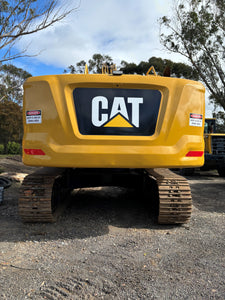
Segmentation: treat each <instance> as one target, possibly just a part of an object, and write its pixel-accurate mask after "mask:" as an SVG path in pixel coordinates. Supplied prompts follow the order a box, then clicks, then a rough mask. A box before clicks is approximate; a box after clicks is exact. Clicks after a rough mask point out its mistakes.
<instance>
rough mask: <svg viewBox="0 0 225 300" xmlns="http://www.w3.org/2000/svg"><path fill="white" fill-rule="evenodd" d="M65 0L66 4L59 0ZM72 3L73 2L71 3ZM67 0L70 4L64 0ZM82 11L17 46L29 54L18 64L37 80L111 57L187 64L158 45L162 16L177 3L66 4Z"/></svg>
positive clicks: (117, 0)
mask: <svg viewBox="0 0 225 300" xmlns="http://www.w3.org/2000/svg"><path fill="white" fill-rule="evenodd" d="M60 1H63V0H60ZM68 1H69V2H68ZM64 2H65V0H64ZM66 3H67V5H68V3H69V5H71V7H77V9H75V10H74V11H73V12H72V13H71V14H70V15H69V16H67V17H66V18H65V19H63V20H62V21H61V22H59V23H56V24H55V25H54V26H51V27H49V28H47V29H45V30H44V31H40V32H38V33H36V34H33V35H30V36H26V37H24V38H23V39H21V40H20V41H19V43H17V45H16V46H17V48H18V49H19V50H21V49H24V47H27V46H28V45H29V46H28V50H27V54H28V55H33V57H25V58H21V59H18V60H16V61H14V63H15V65H16V66H17V67H20V68H23V69H25V70H26V71H28V72H30V73H31V74H32V75H33V76H38V75H51V74H62V73H63V71H64V69H66V68H67V67H68V66H69V65H71V64H72V65H76V63H77V62H79V61H81V60H85V61H88V60H89V59H90V58H91V57H92V55H93V54H95V53H100V54H107V55H109V56H111V57H112V58H113V61H114V62H115V63H116V64H117V65H119V64H120V62H121V61H122V60H125V61H127V62H134V63H139V62H140V61H142V60H143V61H147V60H148V59H149V58H150V57H152V56H156V57H161V58H163V59H165V58H167V59H171V60H173V61H176V62H184V63H187V61H186V60H185V58H184V57H182V56H180V55H176V54H171V53H169V52H168V51H166V50H165V49H164V48H163V46H162V45H161V44H160V41H159V34H160V29H159V21H158V20H159V18H160V17H162V16H164V15H167V16H170V15H171V11H172V3H173V0H67V1H66Z"/></svg>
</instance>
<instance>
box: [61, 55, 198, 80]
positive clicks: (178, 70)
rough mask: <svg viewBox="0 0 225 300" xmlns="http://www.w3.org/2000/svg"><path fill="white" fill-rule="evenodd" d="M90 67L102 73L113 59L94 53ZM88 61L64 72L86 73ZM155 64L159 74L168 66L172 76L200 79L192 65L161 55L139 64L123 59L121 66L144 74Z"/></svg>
mask: <svg viewBox="0 0 225 300" xmlns="http://www.w3.org/2000/svg"><path fill="white" fill-rule="evenodd" d="M88 63H89V65H88V69H89V71H90V72H92V73H101V72H102V65H103V64H105V63H106V64H108V65H111V64H113V59H112V58H111V57H110V56H108V55H101V54H94V55H93V56H92V59H90V60H89V61H88ZM85 65H86V62H85V61H84V60H81V61H80V62H78V63H77V64H76V66H74V65H70V66H69V67H68V70H65V71H64V73H67V72H69V73H71V74H74V73H84V70H85ZM151 66H154V68H155V69H156V72H157V73H158V75H163V71H164V70H165V68H166V67H170V69H171V73H172V74H171V76H173V77H182V78H187V79H193V80H198V78H199V77H198V74H197V72H196V71H195V70H194V69H193V68H192V67H191V66H188V65H186V64H183V63H175V62H173V61H171V60H168V59H162V58H159V57H154V56H153V57H151V58H149V60H148V61H141V62H140V63H139V64H135V63H129V62H126V61H125V60H122V61H121V66H120V67H119V68H120V70H121V71H123V73H124V74H141V75H144V74H146V73H147V71H148V69H149V68H150V67H151Z"/></svg>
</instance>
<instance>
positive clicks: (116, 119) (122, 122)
mask: <svg viewBox="0 0 225 300" xmlns="http://www.w3.org/2000/svg"><path fill="white" fill-rule="evenodd" d="M140 104H143V98H137V97H128V98H127V105H130V106H131V112H132V113H131V121H130V120H129V117H128V110H127V107H126V102H125V99H124V97H114V99H113V103H112V108H111V112H107V111H108V109H109V104H108V99H107V98H106V97H104V96H96V97H94V98H93V99H92V114H91V116H92V124H93V125H94V126H96V127H100V126H104V127H133V126H135V127H139V111H140V109H139V106H140ZM103 111H106V112H103Z"/></svg>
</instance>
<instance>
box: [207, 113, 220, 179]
mask: <svg viewBox="0 0 225 300" xmlns="http://www.w3.org/2000/svg"><path fill="white" fill-rule="evenodd" d="M204 139H205V164H204V166H203V167H202V170H210V169H216V170H217V171H218V173H219V175H220V176H221V177H225V133H218V132H217V129H216V119H215V118H206V119H205V126H204Z"/></svg>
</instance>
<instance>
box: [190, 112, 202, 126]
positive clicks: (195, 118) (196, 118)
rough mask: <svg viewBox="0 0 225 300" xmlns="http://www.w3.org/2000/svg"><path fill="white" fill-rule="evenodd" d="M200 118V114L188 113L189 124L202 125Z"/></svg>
mask: <svg viewBox="0 0 225 300" xmlns="http://www.w3.org/2000/svg"><path fill="white" fill-rule="evenodd" d="M202 118H203V116H202V115H200V114H193V113H191V114H190V119H189V126H195V127H202Z"/></svg>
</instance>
